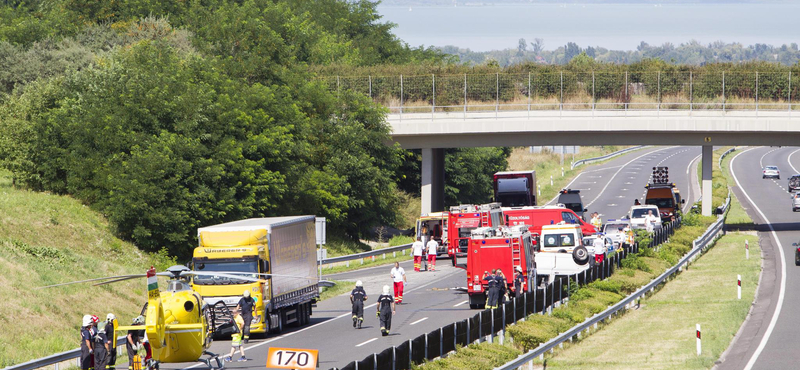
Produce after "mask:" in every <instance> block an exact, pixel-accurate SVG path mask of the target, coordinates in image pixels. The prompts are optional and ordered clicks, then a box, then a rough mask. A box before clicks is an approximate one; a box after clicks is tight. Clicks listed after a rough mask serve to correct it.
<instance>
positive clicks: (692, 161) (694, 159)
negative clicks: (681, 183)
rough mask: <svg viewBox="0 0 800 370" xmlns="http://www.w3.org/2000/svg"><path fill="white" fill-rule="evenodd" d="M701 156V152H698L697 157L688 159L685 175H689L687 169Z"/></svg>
mask: <svg viewBox="0 0 800 370" xmlns="http://www.w3.org/2000/svg"><path fill="white" fill-rule="evenodd" d="M702 156H703V155H702V154H698V155H697V157H694V158H693V159H692V160H691V161H689V167H686V176H689V170H690V169H691V168H692V163H694V161H696V160H697V159H698V158H700V157H702Z"/></svg>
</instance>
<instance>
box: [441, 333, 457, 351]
mask: <svg viewBox="0 0 800 370" xmlns="http://www.w3.org/2000/svg"><path fill="white" fill-rule="evenodd" d="M454 332H455V331H454ZM443 351H444V328H443V327H441V328H439V356H442V355H443V354H444V353H442V352H443Z"/></svg>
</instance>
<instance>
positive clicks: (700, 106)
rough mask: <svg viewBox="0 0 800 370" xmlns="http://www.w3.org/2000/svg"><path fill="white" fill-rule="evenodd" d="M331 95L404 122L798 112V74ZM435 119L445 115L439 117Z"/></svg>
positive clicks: (480, 79)
mask: <svg viewBox="0 0 800 370" xmlns="http://www.w3.org/2000/svg"><path fill="white" fill-rule="evenodd" d="M321 79H322V81H324V82H325V83H326V84H327V85H328V87H329V89H330V90H331V91H335V92H337V93H342V92H344V91H347V90H351V91H355V92H359V93H362V94H364V95H367V96H369V97H371V98H372V99H373V100H375V101H376V102H378V103H381V104H383V105H384V106H386V107H387V108H389V110H390V113H392V114H394V115H397V117H396V118H399V119H431V118H436V117H438V116H442V115H441V113H448V114H447V115H446V116H448V117H450V118H452V117H453V116H458V115H461V116H463V117H464V118H467V117H469V116H471V115H474V114H476V113H484V114H486V117H485V118H489V117H491V114H494V115H495V116H499V115H500V114H501V113H503V112H508V111H515V112H520V111H522V112H529V113H532V114H537V113H542V111H549V112H553V111H558V112H563V111H593V112H595V111H598V112H602V111H634V112H643V111H653V112H662V111H664V112H669V111H685V112H692V111H698V113H700V112H703V111H719V112H731V111H732V112H750V113H754V114H757V113H758V112H759V111H763V112H783V113H784V114H791V112H792V111H798V110H800V102H798V95H799V94H800V74H798V73H795V74H792V72H786V73H759V72H752V73H749V72H725V71H720V72H705V71H704V72H692V71H688V72H620V73H611V72H568V71H562V72H541V73H539V72H536V73H534V72H531V73H495V74H460V75H422V76H420V75H416V76H404V75H397V76H358V77H345V76H326V77H322V78H321ZM437 113H440V114H438V115H437Z"/></svg>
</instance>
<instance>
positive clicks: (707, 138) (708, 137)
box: [703, 136, 711, 143]
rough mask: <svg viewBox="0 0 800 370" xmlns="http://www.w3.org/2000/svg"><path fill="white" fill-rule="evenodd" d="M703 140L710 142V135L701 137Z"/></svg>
mask: <svg viewBox="0 0 800 370" xmlns="http://www.w3.org/2000/svg"><path fill="white" fill-rule="evenodd" d="M703 141H705V142H707V143H710V142H711V136H706V137H705V138H704V139H703Z"/></svg>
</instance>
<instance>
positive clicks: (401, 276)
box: [391, 262, 408, 304]
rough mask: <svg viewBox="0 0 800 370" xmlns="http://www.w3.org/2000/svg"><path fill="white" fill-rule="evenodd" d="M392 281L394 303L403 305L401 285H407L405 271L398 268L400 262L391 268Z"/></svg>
mask: <svg viewBox="0 0 800 370" xmlns="http://www.w3.org/2000/svg"><path fill="white" fill-rule="evenodd" d="M391 276H392V281H393V282H394V302H395V303H397V304H400V303H403V283H407V282H408V279H406V270H403V268H402V267H400V262H395V263H394V267H392V272H391Z"/></svg>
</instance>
